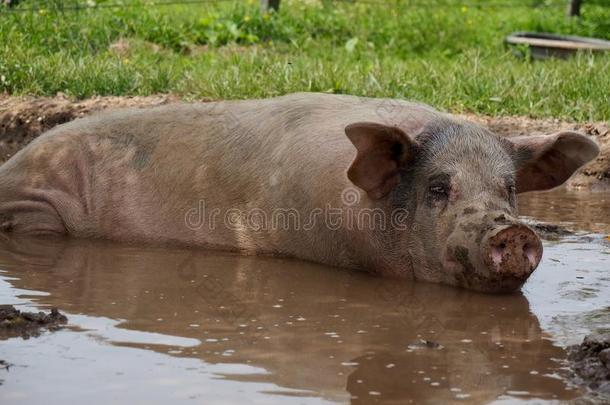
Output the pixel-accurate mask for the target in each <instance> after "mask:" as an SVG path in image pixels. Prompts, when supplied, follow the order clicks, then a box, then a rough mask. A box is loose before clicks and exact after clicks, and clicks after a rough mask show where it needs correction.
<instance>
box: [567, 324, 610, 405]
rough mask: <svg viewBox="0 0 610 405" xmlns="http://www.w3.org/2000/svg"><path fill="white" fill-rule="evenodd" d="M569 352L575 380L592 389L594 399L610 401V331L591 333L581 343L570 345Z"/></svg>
mask: <svg viewBox="0 0 610 405" xmlns="http://www.w3.org/2000/svg"><path fill="white" fill-rule="evenodd" d="M568 353H569V357H568V358H569V360H570V361H571V370H572V373H573V375H572V379H573V381H574V382H575V383H576V384H581V385H585V386H587V387H588V388H589V389H590V390H592V392H593V394H594V395H593V396H592V397H591V399H592V400H594V399H598V400H599V401H600V402H599V403H609V402H610V333H606V334H593V335H589V336H587V337H585V339H584V340H583V342H582V343H581V344H579V345H574V346H571V347H569V348H568ZM602 401H603V402H602ZM605 401H609V402H605ZM592 402H595V401H592Z"/></svg>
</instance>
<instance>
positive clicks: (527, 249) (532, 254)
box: [523, 243, 539, 267]
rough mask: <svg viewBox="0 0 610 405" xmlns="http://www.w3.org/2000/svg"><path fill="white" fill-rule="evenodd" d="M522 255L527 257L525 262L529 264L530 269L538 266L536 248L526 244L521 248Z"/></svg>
mask: <svg viewBox="0 0 610 405" xmlns="http://www.w3.org/2000/svg"><path fill="white" fill-rule="evenodd" d="M523 254H524V255H525V257H527V261H528V262H529V263H530V265H531V266H532V267H536V266H537V265H538V261H539V259H538V257H539V252H538V249H537V247H535V246H532V245H531V244H529V243H526V244H525V245H524V246H523Z"/></svg>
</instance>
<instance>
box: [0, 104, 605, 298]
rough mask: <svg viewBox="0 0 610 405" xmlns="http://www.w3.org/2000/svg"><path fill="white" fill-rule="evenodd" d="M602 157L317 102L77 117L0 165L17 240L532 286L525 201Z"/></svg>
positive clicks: (575, 139)
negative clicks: (79, 241)
mask: <svg viewBox="0 0 610 405" xmlns="http://www.w3.org/2000/svg"><path fill="white" fill-rule="evenodd" d="M598 152H599V148H598V146H597V145H596V143H595V142H594V141H592V140H591V139H589V138H587V137H586V136H584V135H581V134H578V133H575V132H560V133H557V134H554V135H550V136H525V137H513V138H502V137H499V136H497V135H495V134H493V133H492V132H490V131H489V130H488V129H486V128H484V127H482V126H479V125H476V124H474V123H471V122H468V121H465V120H460V119H458V118H456V117H453V116H451V115H449V114H446V113H443V112H439V111H437V110H435V109H433V108H432V107H429V106H426V105H423V104H418V103H412V102H407V101H401V100H389V99H373V98H361V97H354V96H345V95H330V94H316V93H300V94H291V95H286V96H282V97H276V98H271V99H264V100H246V101H221V102H210V103H192V104H189V103H177V104H170V105H164V106H158V107H151V108H143V109H125V110H117V111H113V112H106V113H100V114H99V115H95V116H90V117H86V118H82V119H77V120H75V121H72V122H70V123H67V124H64V125H60V126H58V127H55V128H53V129H52V130H50V131H48V132H47V133H45V134H43V135H41V136H40V137H39V138H37V139H36V140H34V141H33V142H32V143H31V144H30V145H28V146H27V147H26V148H24V149H23V150H21V151H20V152H19V153H17V154H16V155H15V156H14V157H12V158H11V159H10V160H9V161H7V162H6V163H5V164H4V165H3V166H1V167H0V232H1V234H2V235H3V236H4V237H5V238H10V237H15V236H21V235H31V236H39V237H50V236H73V237H77V238H99V239H109V240H115V241H120V242H125V243H141V242H144V243H152V244H179V245H188V246H193V247H201V248H208V249H219V250H225V251H232V252H238V253H242V254H255V255H272V256H282V257H290V258H296V259H302V260H307V261H313V262H318V263H322V264H326V265H330V266H335V267H343V268H350V269H360V270H367V271H369V272H371V273H374V274H379V275H382V276H390V277H397V278H403V279H415V280H424V281H428V282H435V283H444V284H449V285H453V286H459V287H464V288H469V289H474V290H479V291H484V292H510V291H515V290H518V289H519V288H520V287H521V286H522V285H523V283H524V282H525V281H526V280H527V278H528V277H529V276H530V274H531V273H532V272H533V271H534V269H535V268H536V267H537V265H538V263H539V262H540V259H541V256H542V244H541V242H540V239H539V238H538V236H537V235H536V233H535V232H534V231H533V230H532V229H530V228H529V227H528V226H527V225H525V224H524V223H522V222H521V221H520V220H519V219H518V218H517V203H516V195H517V194H519V193H524V192H528V191H534V190H547V189H551V188H554V187H556V186H559V185H560V184H562V183H563V182H565V181H566V180H567V179H568V178H569V177H570V176H571V175H572V174H573V173H574V171H575V170H577V169H578V168H579V167H581V166H582V165H583V164H585V163H586V162H588V161H590V160H591V159H593V158H594V157H595V156H596V155H597V154H598Z"/></svg>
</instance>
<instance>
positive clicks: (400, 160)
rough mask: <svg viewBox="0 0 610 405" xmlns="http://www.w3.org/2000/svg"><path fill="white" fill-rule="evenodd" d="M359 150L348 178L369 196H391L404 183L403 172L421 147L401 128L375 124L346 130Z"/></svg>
mask: <svg viewBox="0 0 610 405" xmlns="http://www.w3.org/2000/svg"><path fill="white" fill-rule="evenodd" d="M345 134H346V135H347V137H348V138H349V140H350V141H352V143H353V144H354V146H355V147H356V150H357V154H356V158H355V159H354V161H353V162H352V165H351V166H350V168H349V170H348V171H347V177H348V178H349V179H350V180H351V182H352V183H354V184H355V185H356V186H358V187H360V188H361V189H363V190H364V191H366V192H367V194H368V195H369V197H371V198H373V199H379V198H382V197H384V196H385V195H387V194H388V193H389V192H390V191H392V189H393V188H394V187H395V186H396V185H397V184H398V182H399V181H400V169H401V167H404V165H406V164H407V163H409V162H410V161H412V160H413V158H414V157H415V153H416V150H417V144H416V143H415V141H414V140H412V139H411V138H409V136H408V135H407V134H405V133H404V132H403V131H402V130H401V129H399V128H396V127H391V126H387V125H382V124H377V123H374V122H357V123H354V124H350V125H348V126H347V127H345Z"/></svg>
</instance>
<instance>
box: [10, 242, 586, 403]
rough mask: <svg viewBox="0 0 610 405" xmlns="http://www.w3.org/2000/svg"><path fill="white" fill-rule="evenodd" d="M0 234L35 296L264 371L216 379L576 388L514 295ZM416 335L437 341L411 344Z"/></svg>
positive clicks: (189, 353)
mask: <svg viewBox="0 0 610 405" xmlns="http://www.w3.org/2000/svg"><path fill="white" fill-rule="evenodd" d="M0 242H2V243H0V263H1V264H2V269H3V270H5V273H4V274H3V275H5V276H7V277H8V278H9V282H10V283H11V284H13V286H14V287H16V288H19V289H21V290H22V291H23V290H37V291H42V292H47V293H48V295H36V300H37V301H38V303H39V304H41V305H48V306H58V307H59V308H63V309H64V310H65V311H68V312H69V313H80V314H84V315H88V316H94V317H106V318H112V319H120V320H122V323H121V325H120V327H121V328H122V329H124V330H128V331H130V330H135V331H143V332H152V333H158V334H165V335H172V336H180V337H184V338H192V339H199V340H201V341H202V343H201V344H200V345H199V346H195V347H192V348H185V349H184V350H183V351H182V354H179V356H186V357H194V358H201V359H202V360H204V361H205V362H207V363H231V364H249V365H252V366H256V367H262V368H264V369H265V370H266V371H267V372H268V374H263V375H254V376H252V375H250V376H244V375H235V376H227V377H226V378H229V379H235V380H238V381H243V380H254V381H268V382H272V383H274V384H276V385H279V386H281V387H286V388H292V389H297V390H304V391H306V392H309V393H310V394H311V395H316V396H322V397H326V398H329V399H333V400H336V401H341V402H346V399H347V398H349V396H350V395H349V394H352V395H355V396H357V397H358V399H357V400H354V403H364V404H368V403H373V400H375V399H380V402H381V403H396V404H404V403H408V402H407V401H408V400H409V399H412V400H414V403H446V402H448V401H449V400H450V399H452V398H454V397H455V396H456V395H458V394H461V395H470V398H469V403H488V402H490V401H492V400H493V399H496V398H497V397H498V396H499V395H502V394H505V393H507V392H511V391H521V392H525V391H528V392H530V393H531V395H532V396H533V397H535V398H548V399H551V398H552V396H553V395H556V396H557V397H556V398H554V399H557V400H561V399H569V398H571V397H572V396H574V395H575V393H574V392H570V391H566V390H565V389H564V388H565V385H566V384H565V383H564V381H562V380H561V379H557V378H556V375H557V374H558V373H559V372H560V368H561V366H562V365H561V364H560V363H558V362H556V361H553V360H551V359H552V358H555V359H561V358H564V357H565V353H564V350H563V349H561V348H559V347H556V346H554V345H553V343H552V341H551V340H549V339H548V336H546V335H545V334H544V333H543V332H542V331H541V330H540V326H539V323H538V319H537V318H536V316H535V315H533V314H532V313H530V310H529V304H528V302H527V300H526V299H525V297H524V296H523V295H521V294H519V293H517V294H514V295H511V296H508V297H506V296H494V295H488V294H473V293H471V292H468V291H464V290H459V289H451V288H448V287H444V286H439V285H433V284H428V283H422V284H415V283H410V284H406V285H404V286H402V288H400V287H401V286H397V285H396V283H395V282H394V281H393V280H386V279H383V278H372V277H367V276H365V275H361V274H357V273H350V272H344V271H328V269H327V268H325V267H322V266H316V265H313V264H303V263H296V262H293V261H286V260H275V259H273V260H269V259H258V258H252V257H240V256H237V255H216V256H213V255H210V254H209V253H207V252H206V253H204V252H189V251H186V250H181V249H147V250H142V249H140V248H138V247H133V246H129V247H123V246H117V245H112V244H107V243H99V242H97V243H96V242H89V241H77V240H52V239H49V240H40V241H33V240H23V239H20V240H11V241H2V240H0ZM28 252H32V253H28ZM44 257H46V258H47V260H44ZM211 280H213V282H211ZM159 319H162V320H163V321H160V320H159ZM193 324H195V325H199V326H198V327H196V328H193V327H189V325H193ZM102 333H104V332H102ZM121 335H122V336H123V339H125V337H124V334H121ZM127 336H129V335H128V334H127ZM105 337H106V338H108V339H112V332H110V335H109V336H105ZM208 339H211V340H214V342H206V340H208ZM419 339H427V340H430V341H434V342H437V343H438V344H440V345H442V346H443V347H442V348H437V347H434V346H433V347H430V348H428V347H426V346H425V345H417V342H419ZM136 340H137V337H136ZM465 340H468V342H465ZM127 341H128V343H127V344H128V345H130V346H132V347H133V346H135V347H140V348H141V347H144V348H149V349H152V350H158V351H160V352H161V353H167V347H163V346H154V345H153V346H152V347H150V346H149V344H148V343H145V344H137V343H130V342H129V337H128V338H127ZM170 341H171V339H170ZM412 343H416V345H415V346H416V347H414V349H413V350H412V351H408V347H409V346H410V344H412ZM228 350H230V351H231V352H230V355H229V356H227V355H226V352H227V351H228ZM170 364H171V362H170ZM390 365H392V366H391V367H389V366H390ZM505 366H508V367H505ZM92 367H95V365H92ZM116 367H117V370H121V369H122V368H123V367H124V366H123V365H122V364H120V363H118V364H117V365H116ZM533 370H535V371H536V374H530V371H533ZM420 371H421V372H422V373H420ZM117 378H122V377H117ZM413 380H415V383H413V382H412V381H413ZM359 381H360V382H359ZM434 382H437V383H438V385H431V384H432V383H434ZM39 383H40V384H44V381H39ZM451 388H454V389H455V388H458V389H460V390H461V391H459V392H454V391H451V390H450V389H451ZM369 392H380V393H381V394H382V395H381V397H376V396H371V395H369ZM297 402H298V401H297Z"/></svg>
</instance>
